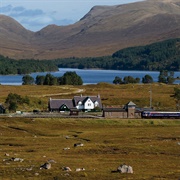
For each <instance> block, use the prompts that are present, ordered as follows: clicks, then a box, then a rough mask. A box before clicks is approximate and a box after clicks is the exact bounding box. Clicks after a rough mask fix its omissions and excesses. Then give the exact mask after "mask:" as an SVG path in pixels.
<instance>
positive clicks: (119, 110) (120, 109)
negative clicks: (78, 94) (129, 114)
mask: <svg viewBox="0 0 180 180" xmlns="http://www.w3.org/2000/svg"><path fill="white" fill-rule="evenodd" d="M103 111H104V112H126V110H125V109H122V108H104V109H103Z"/></svg>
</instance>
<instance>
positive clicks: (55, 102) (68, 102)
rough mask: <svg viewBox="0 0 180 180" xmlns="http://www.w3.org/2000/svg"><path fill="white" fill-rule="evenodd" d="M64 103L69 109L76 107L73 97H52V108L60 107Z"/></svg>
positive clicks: (50, 101) (50, 105)
mask: <svg viewBox="0 0 180 180" xmlns="http://www.w3.org/2000/svg"><path fill="white" fill-rule="evenodd" d="M62 105H66V106H67V107H68V108H69V109H71V108H74V106H73V102H72V100H71V99H50V100H49V107H50V109H59V108H60V107H61V106H62Z"/></svg>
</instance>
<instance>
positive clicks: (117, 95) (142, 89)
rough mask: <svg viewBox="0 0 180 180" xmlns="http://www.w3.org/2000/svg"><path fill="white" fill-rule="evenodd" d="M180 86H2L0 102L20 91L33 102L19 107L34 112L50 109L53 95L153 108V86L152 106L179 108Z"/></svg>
mask: <svg viewBox="0 0 180 180" xmlns="http://www.w3.org/2000/svg"><path fill="white" fill-rule="evenodd" d="M175 87H177V88H178V87H179V85H166V84H159V83H154V84H152V85H151V87H150V85H149V84H125V85H113V84H107V83H99V84H97V85H83V86H37V85H24V86H3V85H1V86H0V91H1V96H0V103H4V102H5V99H6V98H7V96H8V94H9V93H10V92H11V93H16V94H19V95H21V96H22V97H25V96H27V97H29V99H30V105H29V106H27V105H25V104H23V105H20V106H19V107H18V110H21V111H32V110H33V109H40V110H47V106H48V100H49V98H50V97H51V98H61V99H62V98H65V99H67V98H70V99H72V98H73V97H74V96H75V95H81V94H83V95H87V96H88V95H98V94H99V95H100V96H101V99H102V103H103V106H119V107H122V106H124V105H125V104H126V103H127V102H129V101H133V102H134V103H135V104H137V106H139V107H149V105H150V92H149V91H150V88H151V89H152V106H153V107H154V109H156V110H176V108H177V107H176V101H175V99H174V98H173V97H172V95H173V93H174V88H175Z"/></svg>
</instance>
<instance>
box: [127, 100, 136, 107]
mask: <svg viewBox="0 0 180 180" xmlns="http://www.w3.org/2000/svg"><path fill="white" fill-rule="evenodd" d="M126 106H136V104H134V103H133V102H132V101H129V102H128V103H127V104H126Z"/></svg>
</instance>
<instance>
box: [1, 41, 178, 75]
mask: <svg viewBox="0 0 180 180" xmlns="http://www.w3.org/2000/svg"><path fill="white" fill-rule="evenodd" d="M179 44H180V38H176V39H170V40H166V41H162V42H158V43H153V44H150V45H146V46H137V47H130V48H125V49H122V50H119V51H117V52H114V53H113V54H112V55H111V56H102V57H85V58H77V57H70V58H59V59H54V60H34V59H23V60H14V59H11V58H8V57H4V56H2V55H0V74H3V75H7V74H29V73H32V72H45V71H57V70H58V67H59V68H79V69H92V68H99V69H114V70H148V71H161V70H168V71H179V70H180V47H179Z"/></svg>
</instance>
